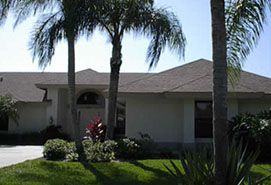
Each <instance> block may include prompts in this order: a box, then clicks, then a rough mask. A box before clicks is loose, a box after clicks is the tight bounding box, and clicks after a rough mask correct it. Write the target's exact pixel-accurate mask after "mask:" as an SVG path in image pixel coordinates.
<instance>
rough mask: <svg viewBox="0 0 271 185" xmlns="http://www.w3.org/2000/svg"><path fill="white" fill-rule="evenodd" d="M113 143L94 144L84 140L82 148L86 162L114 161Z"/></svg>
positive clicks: (114, 143)
mask: <svg viewBox="0 0 271 185" xmlns="http://www.w3.org/2000/svg"><path fill="white" fill-rule="evenodd" d="M116 146H117V143H116V142H115V141H111V140H107V141H105V142H99V141H97V142H94V141H91V140H84V141H83V147H84V152H85V156H86V159H87V161H88V162H108V161H111V160H114V159H115V148H116Z"/></svg>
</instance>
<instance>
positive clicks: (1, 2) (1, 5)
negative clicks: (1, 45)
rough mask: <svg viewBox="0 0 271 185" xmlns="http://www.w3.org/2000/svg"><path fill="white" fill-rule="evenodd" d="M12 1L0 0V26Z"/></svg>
mask: <svg viewBox="0 0 271 185" xmlns="http://www.w3.org/2000/svg"><path fill="white" fill-rule="evenodd" d="M11 4H12V0H0V26H1V25H2V24H3V23H4V22H5V20H6V18H7V14H8V11H9V9H10V6H11Z"/></svg>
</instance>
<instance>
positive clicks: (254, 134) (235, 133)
mask: <svg viewBox="0 0 271 185" xmlns="http://www.w3.org/2000/svg"><path fill="white" fill-rule="evenodd" d="M230 136H231V137H232V138H235V139H236V140H237V141H239V140H242V141H243V142H245V143H247V144H248V146H249V150H254V151H255V150H256V149H257V148H259V149H260V151H261V153H260V155H259V158H258V159H259V160H270V157H269V156H270V153H271V111H262V112H260V113H258V114H250V113H245V114H239V115H237V116H235V117H234V118H233V119H232V122H231V124H230Z"/></svg>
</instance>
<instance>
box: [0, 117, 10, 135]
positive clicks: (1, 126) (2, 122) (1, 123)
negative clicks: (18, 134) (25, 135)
mask: <svg viewBox="0 0 271 185" xmlns="http://www.w3.org/2000/svg"><path fill="white" fill-rule="evenodd" d="M8 120H9V119H8V116H0V131H8Z"/></svg>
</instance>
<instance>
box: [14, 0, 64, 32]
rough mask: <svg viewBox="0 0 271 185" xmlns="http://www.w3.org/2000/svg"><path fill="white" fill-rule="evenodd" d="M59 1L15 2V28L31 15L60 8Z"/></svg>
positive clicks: (27, 0) (32, 0) (16, 0)
mask: <svg viewBox="0 0 271 185" xmlns="http://www.w3.org/2000/svg"><path fill="white" fill-rule="evenodd" d="M60 3H61V2H60V1H58V0H23V1H22V0H13V4H12V7H13V12H14V14H15V17H16V20H15V23H14V27H16V26H17V25H18V24H20V23H21V22H23V21H24V20H26V19H27V18H28V17H29V16H30V15H36V14H37V13H43V12H46V11H52V10H53V9H57V8H58V7H59V6H60Z"/></svg>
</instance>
